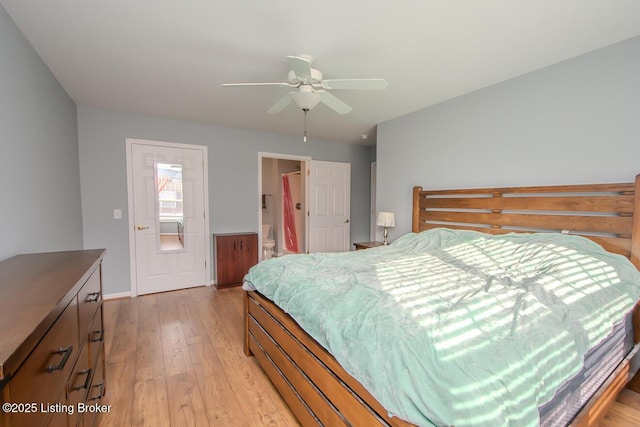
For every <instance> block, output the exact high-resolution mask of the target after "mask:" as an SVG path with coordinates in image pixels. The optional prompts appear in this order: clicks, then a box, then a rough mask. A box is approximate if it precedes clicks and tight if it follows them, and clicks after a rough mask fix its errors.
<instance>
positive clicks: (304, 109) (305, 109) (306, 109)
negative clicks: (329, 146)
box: [302, 108, 309, 142]
mask: <svg viewBox="0 0 640 427" xmlns="http://www.w3.org/2000/svg"><path fill="white" fill-rule="evenodd" d="M302 111H304V138H302V141H303V142H307V112H308V111H309V109H308V108H303V109H302Z"/></svg>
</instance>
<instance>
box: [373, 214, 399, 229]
mask: <svg viewBox="0 0 640 427" xmlns="http://www.w3.org/2000/svg"><path fill="white" fill-rule="evenodd" d="M376 225H380V226H382V227H395V226H396V215H395V214H394V213H393V212H378V218H377V219H376Z"/></svg>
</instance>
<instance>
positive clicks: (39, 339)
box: [0, 249, 105, 427]
mask: <svg viewBox="0 0 640 427" xmlns="http://www.w3.org/2000/svg"><path fill="white" fill-rule="evenodd" d="M104 252H105V251H104V250H102V249H99V250H87V251H70V252H50V253H40V254H26V255H17V256H15V257H13V258H9V259H8V260H5V261H2V262H0V308H1V309H0V325H2V326H1V327H2V332H1V333H0V403H1V404H2V408H3V410H2V411H0V427H21V426H29V427H31V426H74V427H75V426H78V425H81V426H85V427H90V426H92V425H93V424H94V421H95V412H91V411H90V410H88V408H89V407H96V406H102V405H101V404H100V400H101V398H102V396H103V395H104V391H105V377H104V363H105V361H104V350H103V345H102V344H103V338H104V329H103V321H102V275H101V262H102V258H103V256H104ZM83 409H87V410H84V411H83Z"/></svg>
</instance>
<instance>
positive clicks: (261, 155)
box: [257, 151, 311, 262]
mask: <svg viewBox="0 0 640 427" xmlns="http://www.w3.org/2000/svg"><path fill="white" fill-rule="evenodd" d="M262 159H278V160H298V161H300V164H301V166H302V167H301V168H300V172H301V173H304V174H305V176H307V173H308V171H309V162H310V161H311V157H310V156H298V155H295V154H280V153H267V152H262V151H259V152H258V194H257V200H258V204H257V206H258V262H260V261H262ZM304 183H305V184H304V204H305V206H307V208H308V206H309V200H308V197H309V180H308V179H305V180H304ZM304 217H305V221H304V237H305V238H304V245H305V247H304V248H301V253H307V252H308V250H309V216H308V215H306V214H305V215H304Z"/></svg>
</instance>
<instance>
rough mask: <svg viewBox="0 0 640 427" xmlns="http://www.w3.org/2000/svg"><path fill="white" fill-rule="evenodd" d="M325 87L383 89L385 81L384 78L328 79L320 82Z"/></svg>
mask: <svg viewBox="0 0 640 427" xmlns="http://www.w3.org/2000/svg"><path fill="white" fill-rule="evenodd" d="M320 84H321V85H322V87H323V88H325V89H353V90H384V89H386V88H387V82H386V81H385V80H384V79H329V80H323V81H322V82H321V83H320Z"/></svg>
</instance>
